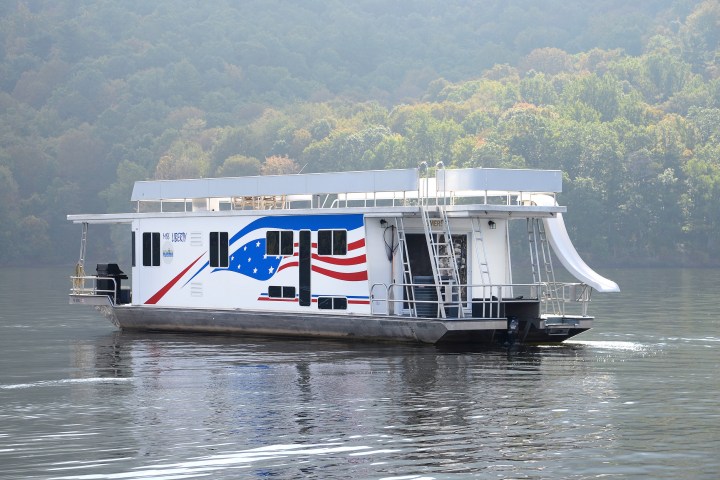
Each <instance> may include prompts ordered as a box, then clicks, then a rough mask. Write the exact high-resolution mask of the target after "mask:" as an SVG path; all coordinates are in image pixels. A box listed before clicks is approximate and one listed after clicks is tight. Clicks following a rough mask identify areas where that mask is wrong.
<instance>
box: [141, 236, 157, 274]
mask: <svg viewBox="0 0 720 480" xmlns="http://www.w3.org/2000/svg"><path fill="white" fill-rule="evenodd" d="M143 266H145V267H159V266H160V232H143Z"/></svg>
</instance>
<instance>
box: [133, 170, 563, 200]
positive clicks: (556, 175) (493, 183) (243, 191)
mask: <svg viewBox="0 0 720 480" xmlns="http://www.w3.org/2000/svg"><path fill="white" fill-rule="evenodd" d="M420 174H421V172H420V170H419V169H417V168H410V169H398V170H369V171H359V172H332V173H306V174H292V175H266V176H252V177H228V178H201V179H190V180H152V181H140V182H136V183H135V187H134V188H133V192H132V197H131V200H132V201H133V202H143V201H163V200H173V199H177V200H183V199H193V198H232V197H262V196H272V195H315V194H334V193H336V194H348V193H370V192H372V193H377V192H418V191H422V190H423V189H427V191H426V193H432V194H433V195H434V194H436V193H438V192H448V193H451V192H454V193H456V194H457V193H460V192H464V193H465V194H467V195H473V194H474V195H478V194H485V195H487V192H489V191H493V192H498V193H499V192H502V193H503V194H508V193H510V192H514V193H522V192H544V193H559V192H561V191H562V173H561V172H560V171H559V170H527V169H501V168H463V169H448V170H445V169H437V170H436V174H435V176H434V177H430V178H422V177H421V175H420ZM424 180H428V183H424V182H423V181H424Z"/></svg>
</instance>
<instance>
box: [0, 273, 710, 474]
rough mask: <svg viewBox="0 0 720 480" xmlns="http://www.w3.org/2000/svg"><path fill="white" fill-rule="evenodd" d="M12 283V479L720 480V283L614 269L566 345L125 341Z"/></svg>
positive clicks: (37, 290) (3, 436) (6, 458)
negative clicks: (585, 326) (608, 287)
mask: <svg viewBox="0 0 720 480" xmlns="http://www.w3.org/2000/svg"><path fill="white" fill-rule="evenodd" d="M70 270H71V269H70V268H67V269H57V268H53V269H2V270H0V478H7V479H18V478H41V479H88V480H89V479H140V478H143V479H148V478H153V479H163V480H169V479H183V478H209V479H218V478H268V477H270V478H281V479H285V478H321V479H335V478H337V479H340V478H343V479H345V478H349V477H352V478H354V479H380V478H388V479H390V478H393V479H461V478H487V479H498V478H513V479H525V478H529V479H547V478H563V479H586V478H599V477H603V478H605V477H610V478H622V479H626V478H637V479H641V478H642V479H648V478H653V479H661V478H662V479H698V478H707V479H716V478H718V477H719V476H720V455H719V454H720V315H718V313H717V312H718V305H717V304H718V293H717V291H718V286H719V285H720V271H718V270H683V269H670V270H609V271H603V272H602V273H603V274H606V275H607V276H608V277H610V278H612V279H613V280H616V281H617V282H618V283H619V284H620V286H621V288H622V290H623V292H622V293H621V294H619V295H609V294H608V295H598V294H596V295H595V296H594V298H593V304H592V305H591V307H592V312H593V313H594V314H595V315H596V317H597V319H596V323H595V328H594V329H593V330H591V331H590V332H586V333H585V334H583V335H581V336H579V337H576V338H577V340H575V341H573V342H571V343H567V344H564V345H562V346H554V347H532V348H530V347H528V348H514V349H511V350H504V349H498V350H486V349H472V348H467V347H465V348H463V349H455V350H453V349H444V348H438V347H435V346H422V345H391V344H379V345H378V344H363V343H345V342H335V341H307V340H277V339H275V340H273V339H259V338H252V339H243V338H239V337H222V336H200V335H167V334H124V333H119V332H118V331H116V330H115V329H114V327H112V326H111V325H110V324H109V323H108V322H107V321H106V320H105V319H104V318H102V317H101V316H100V315H99V314H97V313H96V312H95V311H94V310H93V309H92V308H90V307H81V306H70V305H68V304H67V291H68V288H69V280H68V279H67V277H68V276H69V274H70Z"/></svg>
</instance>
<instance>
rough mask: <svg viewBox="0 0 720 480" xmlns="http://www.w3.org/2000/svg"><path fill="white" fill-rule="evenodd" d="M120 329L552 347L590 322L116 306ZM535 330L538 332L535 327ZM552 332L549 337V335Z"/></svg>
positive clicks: (112, 311) (114, 312)
mask: <svg viewBox="0 0 720 480" xmlns="http://www.w3.org/2000/svg"><path fill="white" fill-rule="evenodd" d="M106 313H107V314H108V315H109V316H110V317H111V321H112V322H113V323H114V324H115V325H117V326H118V327H120V328H121V329H123V330H144V331H173V332H197V333H215V334H218V333H224V334H233V335H271V336H284V337H301V338H312V337H314V338H335V339H338V338H345V339H353V340H372V341H379V340H380V341H394V342H413V343H429V344H435V343H446V342H447V343H450V342H452V343H476V344H504V343H507V342H508V341H510V342H530V343H547V342H551V343H558V342H561V341H563V340H566V339H567V338H570V337H572V336H574V335H577V334H579V333H582V332H584V331H585V330H587V329H589V328H590V326H591V324H592V318H591V317H586V318H585V319H584V320H583V321H580V322H578V321H573V322H572V324H569V326H568V328H563V329H559V330H558V329H557V328H554V329H553V328H548V327H546V326H545V325H544V322H542V321H539V320H538V321H534V322H530V323H532V325H529V326H526V323H527V322H524V321H521V322H520V325H519V329H518V332H517V333H516V334H509V333H508V322H507V320H505V319H462V320H437V319H414V318H401V317H389V316H350V315H297V314H283V313H277V312H260V311H247V310H208V309H188V308H163V307H152V308H149V307H143V306H131V305H121V306H116V307H112V308H110V309H109V310H107V311H106ZM537 327H541V328H537ZM553 330H554V332H553Z"/></svg>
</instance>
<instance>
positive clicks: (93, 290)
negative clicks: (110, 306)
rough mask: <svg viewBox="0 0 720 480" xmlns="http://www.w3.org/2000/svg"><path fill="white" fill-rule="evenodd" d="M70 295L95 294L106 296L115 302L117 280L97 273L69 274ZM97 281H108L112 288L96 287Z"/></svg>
mask: <svg viewBox="0 0 720 480" xmlns="http://www.w3.org/2000/svg"><path fill="white" fill-rule="evenodd" d="M70 281H71V282H72V286H71V287H70V296H97V297H108V298H109V299H110V301H111V302H112V303H116V301H117V299H115V294H116V292H117V280H116V279H115V278H113V277H99V276H97V275H83V276H71V277H70ZM98 281H108V282H110V283H109V284H108V285H110V284H112V288H98Z"/></svg>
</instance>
